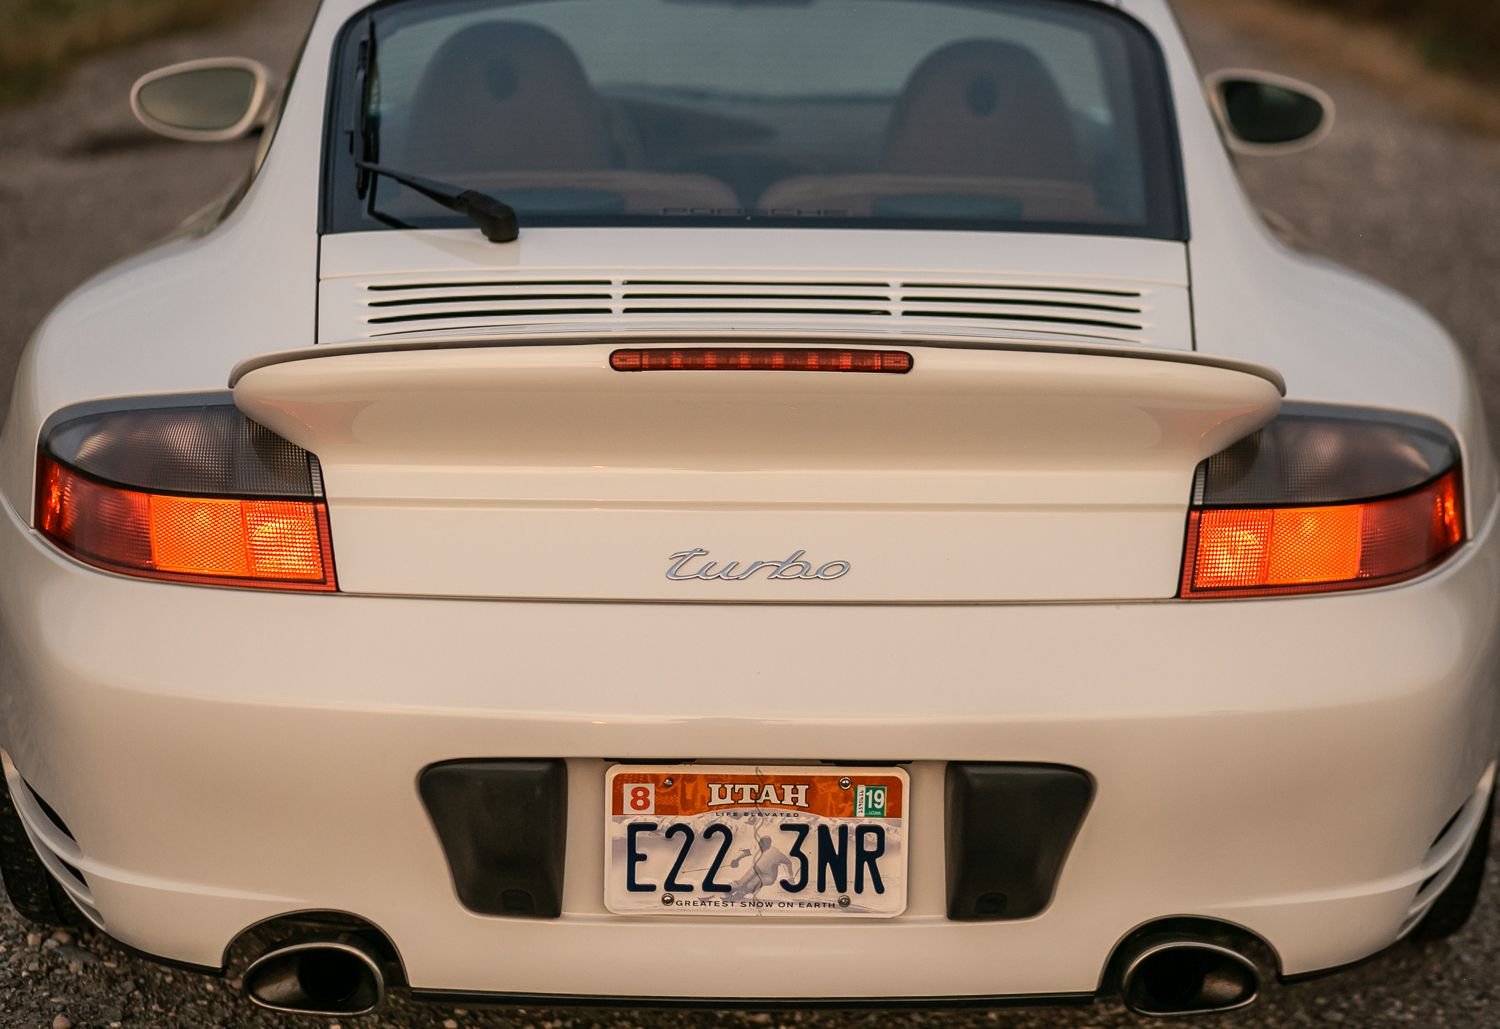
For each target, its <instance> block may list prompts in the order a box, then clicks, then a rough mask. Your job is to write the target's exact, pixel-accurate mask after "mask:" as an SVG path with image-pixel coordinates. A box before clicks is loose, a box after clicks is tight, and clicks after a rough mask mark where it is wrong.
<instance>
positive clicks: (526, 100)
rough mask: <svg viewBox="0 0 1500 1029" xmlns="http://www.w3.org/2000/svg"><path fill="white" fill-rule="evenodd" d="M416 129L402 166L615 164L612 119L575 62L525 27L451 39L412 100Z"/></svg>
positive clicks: (552, 37) (494, 26)
mask: <svg viewBox="0 0 1500 1029" xmlns="http://www.w3.org/2000/svg"><path fill="white" fill-rule="evenodd" d="M409 125H410V128H409V130H408V132H407V134H406V149H407V153H406V154H404V155H403V156H402V163H403V164H405V165H406V166H407V167H411V168H416V169H422V170H425V171H430V172H434V173H438V172H455V171H479V170H487V171H502V170H503V171H540V170H563V171H584V170H593V169H599V168H605V167H608V166H609V164H610V152H611V145H610V131H609V119H608V115H607V112H606V110H605V107H604V104H603V102H602V101H601V100H600V98H599V96H598V94H597V93H595V92H594V88H593V86H591V85H590V84H589V81H588V77H587V76H586V75H585V74H584V71H583V66H582V65H580V64H579V62H578V57H577V56H576V55H575V54H574V53H573V51H572V49H571V48H570V47H569V46H568V44H567V43H566V42H564V41H563V40H562V39H561V38H560V37H558V36H557V35H556V34H555V33H553V32H550V31H548V30H547V29H544V28H540V27H539V26H535V25H528V24H525V23H524V22H509V21H491V22H482V23H480V24H477V25H470V26H469V27H467V28H465V29H462V30H461V31H459V32H456V33H454V35H453V37H452V38H451V39H449V40H448V41H447V42H445V43H443V45H442V46H441V47H439V48H438V51H437V53H436V54H434V55H433V58H432V60H431V62H430V63H429V64H428V67H427V70H426V72H425V73H424V74H423V77H422V81H421V82H420V83H419V84H418V86H417V89H416V91H415V93H414V94H413V100H412V111H411V116H410V120H409Z"/></svg>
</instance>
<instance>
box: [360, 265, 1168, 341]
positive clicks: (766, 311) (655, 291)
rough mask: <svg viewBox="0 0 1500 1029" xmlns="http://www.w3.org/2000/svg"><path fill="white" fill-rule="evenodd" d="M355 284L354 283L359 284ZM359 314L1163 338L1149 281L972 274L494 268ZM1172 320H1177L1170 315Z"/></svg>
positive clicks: (379, 293) (399, 295)
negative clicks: (582, 273) (736, 275)
mask: <svg viewBox="0 0 1500 1029" xmlns="http://www.w3.org/2000/svg"><path fill="white" fill-rule="evenodd" d="M351 285H352V284H351ZM355 288H356V289H357V290H358V299H357V303H358V304H359V307H360V311H359V318H360V321H361V323H362V329H363V335H364V336H365V337H366V338H374V337H381V336H390V335H397V334H406V333H414V332H420V333H439V332H452V331H475V330H489V329H493V330H497V331H502V330H505V329H509V328H513V327H522V326H525V327H534V326H537V325H542V324H552V323H565V324H568V325H575V324H580V323H583V324H588V323H594V322H598V323H601V324H608V325H611V326H630V325H655V326H659V325H664V324H672V323H674V322H682V323H684V324H703V323H705V322H710V321H712V322H726V321H727V322H732V323H733V324H734V325H735V326H741V325H744V326H752V327H753V326H756V325H776V326H785V325H787V324H797V325H803V326H808V327H810V328H812V327H817V326H818V325H821V324H826V323H828V322H831V321H834V320H837V321H838V322H841V323H848V322H850V321H851V320H854V321H865V320H873V321H876V322H879V323H881V324H883V325H885V326H887V327H889V326H891V325H892V323H893V322H894V321H900V322H902V323H903V326H904V327H911V324H912V323H927V324H928V326H929V327H932V326H944V327H947V326H966V327H969V328H980V329H984V330H990V331H993V330H995V329H997V328H1008V329H1012V330H1019V331H1025V332H1042V333H1066V334H1067V335H1070V336H1087V337H1094V338H1101V339H1108V340H1115V341H1120V342H1127V343H1134V344H1151V343H1165V344H1166V345H1181V343H1180V341H1178V340H1175V339H1155V338H1153V336H1154V335H1157V334H1156V333H1153V331H1152V330H1153V323H1154V321H1155V319H1153V299H1154V297H1153V294H1152V290H1151V287H1148V286H1141V287H1136V286H1134V285H1122V286H1120V287H1118V288H1115V287H1112V286H1111V287H1106V286H1095V285H1091V284H1090V285H1076V284H1066V285H1062V284H1059V285H1053V284H1050V283H1022V282H1003V281H998V282H973V281H970V282H964V281H960V280H958V279H957V278H956V277H955V278H954V279H951V280H949V279H938V278H934V279H931V280H907V281H891V280H883V281H877V280H870V279H859V278H855V277H850V278H847V279H841V280H838V281H828V280H815V279H799V278H793V277H785V278H778V279H774V280H773V279H729V278H709V277H702V278H699V277H694V276H691V275H682V276H672V277H658V278H623V277H621V278H606V277H578V278H573V277H563V276H557V277H552V276H546V277H544V276H536V275H531V276H526V277H516V278H506V277H502V276H495V275H491V276H487V277H483V278H473V279H462V278H458V277H445V278H439V277H434V278H433V279H431V280H430V281H423V280H412V279H407V280H404V281H385V282H368V281H367V282H364V283H362V284H360V285H359V286H357V287H355ZM1169 320H1170V319H1169Z"/></svg>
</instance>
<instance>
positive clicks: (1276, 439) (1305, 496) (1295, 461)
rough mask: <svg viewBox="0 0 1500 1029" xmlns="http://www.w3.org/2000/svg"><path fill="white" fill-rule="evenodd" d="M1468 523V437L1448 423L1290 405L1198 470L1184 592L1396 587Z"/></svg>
mask: <svg viewBox="0 0 1500 1029" xmlns="http://www.w3.org/2000/svg"><path fill="white" fill-rule="evenodd" d="M1362 497H1363V498H1364V499H1362ZM1257 501H1259V503H1257ZM1464 533H1465V529H1464V512H1463V478H1462V474H1461V471H1460V469H1459V457H1458V446H1457V443H1456V442H1455V441H1454V440H1453V437H1452V435H1451V434H1450V433H1448V431H1447V430H1446V429H1444V428H1443V427H1442V426H1440V425H1439V424H1438V423H1436V422H1431V421H1430V420H1427V419H1419V418H1412V417H1409V416H1401V415H1390V414H1386V413H1383V412H1358V411H1352V410H1347V409H1330V408H1316V407H1312V406H1310V405H1288V408H1287V410H1286V412H1285V413H1283V415H1282V416H1281V417H1280V418H1278V419H1277V420H1276V421H1275V422H1272V423H1271V424H1270V425H1269V426H1267V427H1266V428H1264V429H1262V430H1261V431H1260V432H1258V433H1256V434H1255V435H1254V436H1252V437H1250V438H1249V439H1248V440H1245V441H1242V442H1241V443H1238V444H1236V445H1235V446H1234V447H1231V448H1230V449H1229V450H1226V451H1225V452H1224V453H1222V454H1219V455H1216V456H1215V457H1213V458H1210V459H1209V460H1208V461H1206V462H1204V464H1203V465H1202V466H1201V467H1200V468H1199V470H1198V477H1197V481H1196V484H1195V490H1194V503H1193V507H1192V509H1191V510H1190V512H1189V514H1188V527H1187V545H1186V552H1185V554H1184V558H1183V572H1182V586H1181V592H1180V594H1179V595H1180V596H1181V597H1183V598H1185V599H1200V600H1201V599H1228V598H1236V597H1260V596H1287V595H1295V594H1303V593H1326V592H1332V591H1337V590H1350V589H1363V588H1368V587H1374V586H1384V585H1390V584H1392V583H1396V582H1401V581H1403V580H1406V579H1411V578H1415V577H1416V576H1418V575H1421V574H1423V573H1425V572H1427V571H1429V570H1431V569H1433V568H1435V567H1437V566H1438V565H1440V564H1442V563H1443V561H1444V560H1446V559H1447V558H1448V557H1449V556H1450V555H1451V554H1452V553H1453V552H1454V551H1455V550H1457V548H1458V547H1459V546H1460V545H1461V544H1462V543H1463V541H1464Z"/></svg>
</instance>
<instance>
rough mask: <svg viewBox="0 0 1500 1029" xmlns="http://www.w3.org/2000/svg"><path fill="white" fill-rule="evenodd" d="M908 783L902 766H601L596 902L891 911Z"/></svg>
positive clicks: (695, 910)
mask: <svg viewBox="0 0 1500 1029" xmlns="http://www.w3.org/2000/svg"><path fill="white" fill-rule="evenodd" d="M909 786H910V780H909V779H908V777H907V774H906V771H905V770H904V769H901V768H830V767H827V766H818V767H815V768H757V767H753V766H710V765H686V766H681V767H665V766H643V765H616V766H614V767H613V768H611V769H610V770H609V771H608V772H607V773H606V775H605V789H604V798H605V828H606V831H605V841H604V847H605V850H604V906H605V907H606V908H608V909H609V910H610V911H613V912H614V913H616V914H620V915H699V916H702V915H759V916H775V915H796V916H800V917H804V918H805V917H808V916H826V917H832V918H842V917H851V916H853V917H865V918H890V917H891V916H893V915H899V914H900V913H901V912H902V911H904V910H905V909H906V826H907V809H906V808H907V796H908V793H909Z"/></svg>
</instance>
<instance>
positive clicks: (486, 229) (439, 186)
mask: <svg viewBox="0 0 1500 1029" xmlns="http://www.w3.org/2000/svg"><path fill="white" fill-rule="evenodd" d="M354 164H355V166H356V167H358V168H360V169H362V170H364V171H367V172H369V173H370V174H371V175H381V176H384V177H385V178H387V179H390V180H391V181H392V182H399V183H401V185H403V186H406V187H407V188H409V189H414V190H416V191H417V192H418V193H421V194H422V195H423V196H424V197H427V198H428V199H429V200H433V201H436V202H437V203H439V204H442V205H443V206H444V207H446V208H447V209H448V210H450V211H456V212H457V213H459V214H461V215H463V216H464V217H465V218H467V219H469V220H470V221H471V222H473V223H474V224H475V225H477V226H479V231H480V232H482V233H484V238H485V239H487V240H489V241H490V242H491V243H513V242H515V240H516V238H517V237H518V236H520V234H521V227H520V224H519V223H518V222H517V220H516V210H515V208H513V207H511V206H510V205H509V204H507V203H506V202H505V201H503V200H497V199H496V198H494V197H492V196H490V195H489V194H488V193H480V192H477V191H476V190H472V189H463V188H462V187H460V186H453V185H450V184H448V183H446V182H438V181H436V180H434V179H424V178H422V177H421V176H418V175H408V174H406V173H405V172H399V171H396V170H395V169H394V168H387V167H385V166H384V165H381V164H371V163H370V162H369V161H355V162H354Z"/></svg>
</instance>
